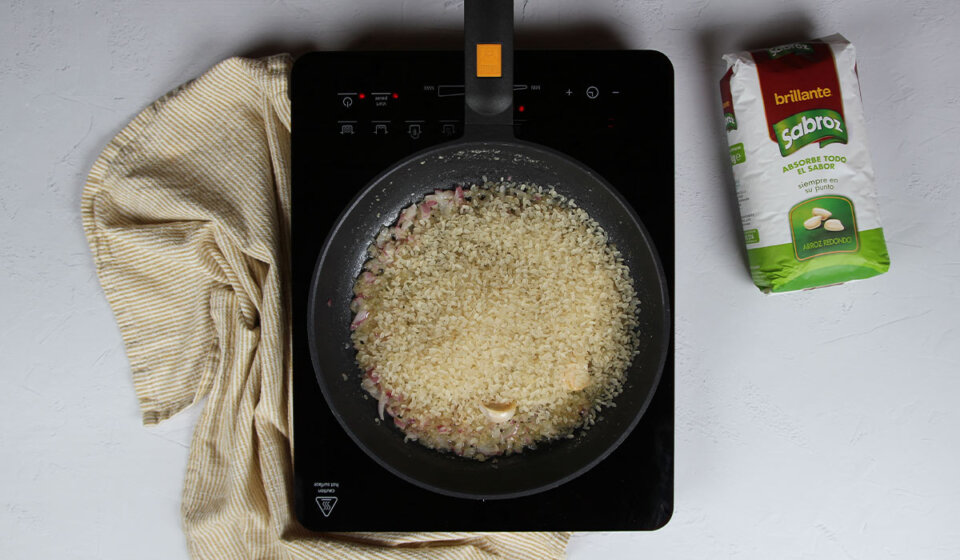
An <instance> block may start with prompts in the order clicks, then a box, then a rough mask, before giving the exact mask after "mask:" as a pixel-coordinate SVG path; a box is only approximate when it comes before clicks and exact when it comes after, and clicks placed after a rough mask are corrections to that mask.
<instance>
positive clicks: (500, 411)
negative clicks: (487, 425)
mask: <svg viewBox="0 0 960 560" xmlns="http://www.w3.org/2000/svg"><path fill="white" fill-rule="evenodd" d="M480 407H481V408H482V409H483V413H484V415H486V417H487V419H488V420H490V421H491V422H494V423H496V424H499V423H501V422H506V421H507V420H510V419H511V418H513V415H514V414H515V413H516V412H517V403H514V402H509V403H495V402H490V403H482V404H481V406H480Z"/></svg>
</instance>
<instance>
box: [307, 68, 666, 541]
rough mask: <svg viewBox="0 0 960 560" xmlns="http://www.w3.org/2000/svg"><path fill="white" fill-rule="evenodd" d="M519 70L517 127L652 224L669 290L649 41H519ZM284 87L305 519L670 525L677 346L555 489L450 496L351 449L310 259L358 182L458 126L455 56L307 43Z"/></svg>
mask: <svg viewBox="0 0 960 560" xmlns="http://www.w3.org/2000/svg"><path fill="white" fill-rule="evenodd" d="M514 65H515V72H514V73H515V78H514V119H515V126H514V129H515V133H516V136H517V138H520V139H522V140H528V141H531V142H537V143H540V144H544V145H546V146H549V147H551V148H554V149H556V150H559V151H561V152H564V153H566V154H568V155H569V156H572V157H573V158H575V159H577V160H580V161H581V162H583V163H584V164H586V165H587V166H588V167H591V168H592V169H594V170H595V171H597V172H598V173H599V174H600V175H602V176H603V177H604V178H606V179H607V181H609V182H610V183H611V184H612V185H613V186H614V187H616V188H617V189H618V190H619V191H620V192H621V194H623V196H624V197H625V198H626V199H627V200H628V201H629V202H630V203H631V204H632V205H633V207H634V209H635V210H636V211H637V214H638V215H639V216H640V218H641V220H642V221H643V223H644V225H645V226H646V228H647V230H648V231H649V232H650V234H651V237H652V238H653V241H654V243H655V245H656V248H657V251H658V252H659V255H660V259H661V261H662V263H663V266H664V269H665V272H666V275H667V280H668V284H669V286H670V289H671V292H672V290H673V285H674V278H673V274H674V202H673V199H674V161H673V149H674V146H673V69H672V67H671V65H670V62H669V61H668V60H667V58H666V57H664V56H663V55H662V54H660V53H657V52H654V51H517V52H516V54H515V59H514ZM290 96H291V101H292V107H293V117H292V123H293V129H292V181H293V182H292V194H291V199H292V200H291V204H292V218H291V276H292V294H291V302H292V320H293V416H294V418H293V420H294V434H293V435H294V438H293V439H294V458H293V460H294V475H295V476H294V496H295V504H294V506H295V510H296V514H297V518H298V519H299V520H300V522H301V523H302V524H303V526H304V527H306V528H307V529H311V530H315V531H457V530H470V531H543V530H570V531H611V530H654V529H658V528H660V527H662V526H663V525H664V524H666V522H667V521H668V520H669V519H670V515H671V513H672V511H673V437H674V436H673V433H674V432H673V427H674V408H673V398H674V369H673V344H672V342H671V346H670V350H669V354H668V356H667V361H666V365H665V366H664V368H665V369H664V372H663V376H662V378H661V380H660V385H659V387H658V389H657V392H656V394H655V395H654V397H653V399H652V401H651V402H650V405H649V408H648V409H647V411H646V413H645V414H644V416H643V418H642V419H641V420H640V423H639V424H638V425H637V427H636V428H635V429H634V431H633V432H632V433H631V434H630V436H629V437H628V438H627V439H626V440H625V441H624V442H623V443H622V444H621V445H620V446H619V447H618V448H617V449H616V451H614V452H613V453H612V454H610V455H609V456H608V457H607V458H606V459H605V460H603V461H602V462H601V463H600V464H598V465H597V466H596V467H594V468H593V469H591V470H590V471H588V472H587V473H585V474H583V475H582V476H580V477H578V478H576V479H574V480H572V481H570V482H567V483H566V484H563V485H561V486H559V487H557V488H554V489H552V490H548V491H545V492H542V493H539V494H535V495H532V496H526V497H522V498H512V499H506V500H487V501H483V500H471V499H464V498H453V497H448V496H444V495H440V494H436V493H434V492H431V491H429V490H425V489H422V488H420V487H418V486H414V485H412V484H410V483H408V482H406V481H404V480H402V479H400V478H398V477H397V476H395V475H393V474H391V473H390V472H388V471H387V470H386V469H384V468H383V467H381V466H379V465H378V464H377V463H375V462H374V461H373V460H372V459H371V458H369V457H368V456H367V455H366V454H365V453H364V452H363V451H362V450H361V449H360V448H358V447H357V446H356V444H355V443H354V442H353V440H351V439H350V437H349V436H348V435H347V434H346V432H344V431H343V429H342V428H341V427H340V425H339V423H338V422H337V420H336V419H335V418H334V417H333V415H332V414H331V413H330V410H329V409H328V408H327V405H326V402H325V401H324V398H323V395H322V394H321V392H320V388H319V386H318V385H317V381H316V377H315V375H314V371H313V366H312V364H311V360H310V350H309V346H308V340H307V298H308V294H309V287H310V279H311V276H312V274H313V269H314V264H315V262H316V259H317V256H318V255H319V253H320V249H321V247H322V246H323V241H324V238H325V237H326V235H327V232H328V231H329V229H330V227H331V226H332V225H333V224H334V222H335V221H336V219H337V217H338V215H339V214H340V212H341V211H342V210H343V209H344V208H345V207H346V205H347V203H348V202H349V201H350V199H351V198H352V197H353V196H354V195H355V194H356V193H357V192H358V191H359V190H360V189H361V188H362V187H363V186H364V185H365V184H366V183H367V182H368V181H370V180H371V179H372V178H374V176H376V175H377V174H378V173H379V172H381V171H382V170H384V169H385V168H386V167H388V166H389V165H390V164H391V163H393V162H395V161H398V160H400V159H402V158H403V157H405V156H407V155H409V154H412V153H414V152H417V151H419V150H422V149H424V148H426V147H429V146H431V145H434V144H438V143H440V142H444V141H447V140H451V139H454V138H458V137H459V136H460V135H461V133H462V127H463V53H462V52H459V51H423V52H398V51H393V52H338V53H335V52H329V53H312V54H308V55H305V56H303V57H301V58H299V59H298V60H297V62H296V64H295V65H294V69H293V75H292V78H291V88H290ZM357 375H358V377H357V383H358V386H359V382H360V377H359V375H360V372H359V371H358V372H357ZM371 402H372V401H371ZM373 414H376V410H375V404H373V403H372V404H371V415H373ZM410 445H417V444H416V443H410Z"/></svg>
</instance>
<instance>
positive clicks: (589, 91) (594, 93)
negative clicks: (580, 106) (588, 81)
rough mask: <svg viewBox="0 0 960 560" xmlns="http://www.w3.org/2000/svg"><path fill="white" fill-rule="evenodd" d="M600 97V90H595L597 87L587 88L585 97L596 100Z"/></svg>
mask: <svg viewBox="0 0 960 560" xmlns="http://www.w3.org/2000/svg"><path fill="white" fill-rule="evenodd" d="M599 95H600V90H599V89H597V86H590V87H588V88H587V97H589V98H590V99H596V98H597V96H599Z"/></svg>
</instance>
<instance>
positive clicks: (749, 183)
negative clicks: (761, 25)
mask: <svg viewBox="0 0 960 560" xmlns="http://www.w3.org/2000/svg"><path fill="white" fill-rule="evenodd" d="M723 59H724V60H725V61H726V62H727V71H726V74H724V76H723V79H722V80H721V81H720V94H721V99H722V101H723V113H724V120H725V126H726V131H727V141H728V143H729V145H730V163H731V164H732V165H733V174H734V179H735V183H736V190H737V200H738V202H739V204H740V214H741V218H742V220H743V234H744V238H745V242H746V244H747V254H748V256H749V261H750V272H751V275H752V276H753V281H754V283H755V284H756V285H757V287H759V288H760V289H761V290H763V291H764V292H786V291H791V290H801V289H806V288H815V287H818V286H825V285H830V284H837V283H841V282H847V281H850V280H857V279H862V278H869V277H871V276H876V275H878V274H882V273H884V272H886V271H887V269H889V267H890V257H889V256H888V254H887V246H886V243H885V241H884V238H883V229H882V228H881V226H880V216H879V215H878V211H877V203H876V193H875V191H874V181H873V167H872V165H871V163H870V154H869V152H868V150H867V138H866V126H865V124H866V123H865V119H864V115H863V106H862V103H861V100H860V85H859V82H858V79H857V67H856V58H855V55H854V49H853V45H851V44H850V43H849V42H848V41H847V40H846V39H844V38H843V37H841V36H840V35H833V36H830V37H826V38H823V39H817V40H813V41H808V42H802V43H791V44H788V45H781V46H778V47H773V48H770V49H762V50H755V51H749V52H739V53H734V54H727V55H724V57H723Z"/></svg>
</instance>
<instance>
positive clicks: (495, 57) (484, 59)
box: [477, 43, 502, 78]
mask: <svg viewBox="0 0 960 560" xmlns="http://www.w3.org/2000/svg"><path fill="white" fill-rule="evenodd" d="M501 76H502V72H501V68H500V43H477V77H478V78H500V77H501Z"/></svg>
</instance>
